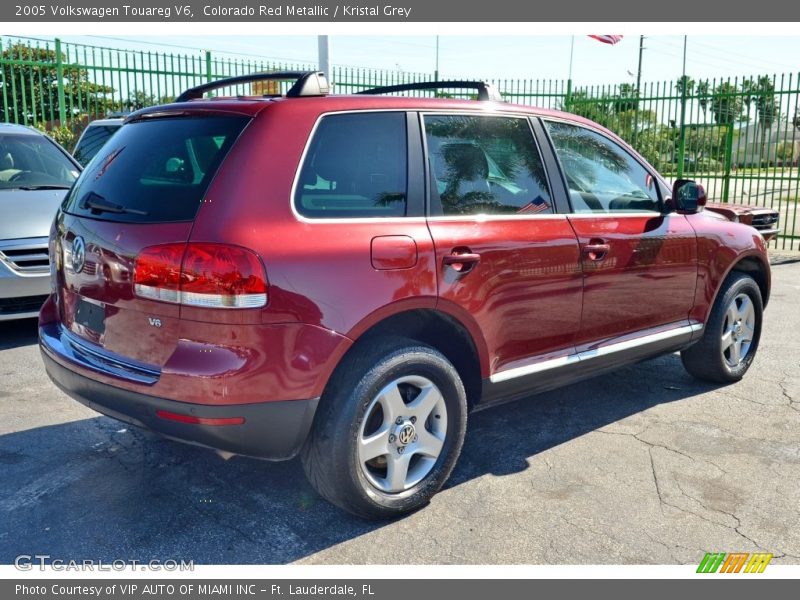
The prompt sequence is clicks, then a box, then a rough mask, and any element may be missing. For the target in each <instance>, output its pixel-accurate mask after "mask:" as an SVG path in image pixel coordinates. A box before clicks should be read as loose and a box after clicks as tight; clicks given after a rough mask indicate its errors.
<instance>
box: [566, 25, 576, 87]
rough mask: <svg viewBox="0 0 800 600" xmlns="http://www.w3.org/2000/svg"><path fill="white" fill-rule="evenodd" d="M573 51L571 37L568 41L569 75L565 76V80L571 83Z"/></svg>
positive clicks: (573, 38)
mask: <svg viewBox="0 0 800 600" xmlns="http://www.w3.org/2000/svg"><path fill="white" fill-rule="evenodd" d="M574 51H575V36H574V35H573V36H572V37H571V38H570V41H569V75H567V80H568V81H572V55H573V53H574Z"/></svg>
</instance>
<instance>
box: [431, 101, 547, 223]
mask: <svg viewBox="0 0 800 600" xmlns="http://www.w3.org/2000/svg"><path fill="white" fill-rule="evenodd" d="M425 136H426V140H427V145H428V158H429V161H430V170H431V213H432V214H434V215H437V214H438V215H474V214H488V215H507V216H527V215H535V214H550V213H552V212H553V204H552V200H551V196H550V190H549V187H548V185H547V177H546V176H545V171H544V165H543V164H542V158H541V156H540V155H539V150H538V148H537V147H536V143H535V142H534V140H533V133H532V132H531V127H530V124H529V123H528V120H527V119H524V118H517V117H489V116H486V117H484V116H468V115H452V116H449V115H437V116H431V115H428V116H426V117H425Z"/></svg>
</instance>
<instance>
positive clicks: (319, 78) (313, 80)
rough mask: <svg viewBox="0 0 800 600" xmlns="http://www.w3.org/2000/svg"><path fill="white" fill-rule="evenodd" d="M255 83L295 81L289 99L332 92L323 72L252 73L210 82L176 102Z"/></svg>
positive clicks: (194, 89) (192, 89) (189, 91)
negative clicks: (224, 88)
mask: <svg viewBox="0 0 800 600" xmlns="http://www.w3.org/2000/svg"><path fill="white" fill-rule="evenodd" d="M254 81H294V85H292V87H291V88H290V89H289V91H288V92H286V97H287V98H299V97H301V96H326V95H327V94H328V93H329V91H330V87H329V86H328V80H327V78H326V77H325V74H324V73H323V72H322V71H275V72H272V73H251V74H250V75H239V76H237V77H227V78H226V79H217V80H216V81H210V82H208V83H204V84H203V85H198V86H197V87H193V88H189V89H188V90H186V91H185V92H183V93H182V94H181V95H180V96H178V97H177V98H176V99H175V102H186V101H188V100H197V99H199V98H202V97H203V94H205V93H206V92H210V91H211V90H216V89H219V88H223V87H228V86H230V85H240V84H243V83H252V82H254Z"/></svg>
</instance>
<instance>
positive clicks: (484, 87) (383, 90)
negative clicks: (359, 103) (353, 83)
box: [356, 81, 503, 102]
mask: <svg viewBox="0 0 800 600" xmlns="http://www.w3.org/2000/svg"><path fill="white" fill-rule="evenodd" d="M455 88H469V89H473V90H476V91H477V92H478V100H482V101H490V102H502V101H503V97H502V96H501V95H500V92H498V91H497V88H496V87H494V86H493V85H492V84H491V83H488V82H486V81H419V82H417V83H401V84H399V85H386V86H382V87H376V88H371V89H368V90H361V91H360V92H356V93H357V94H369V95H376V94H391V93H394V92H407V91H412V90H443V89H455Z"/></svg>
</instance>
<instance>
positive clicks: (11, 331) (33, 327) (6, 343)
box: [0, 317, 39, 350]
mask: <svg viewBox="0 0 800 600" xmlns="http://www.w3.org/2000/svg"><path fill="white" fill-rule="evenodd" d="M38 335H39V330H38V319H36V317H34V318H32V319H20V320H19V321H0V350H10V349H12V348H19V347H21V346H30V345H31V344H35V343H36V342H37V340H38Z"/></svg>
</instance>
